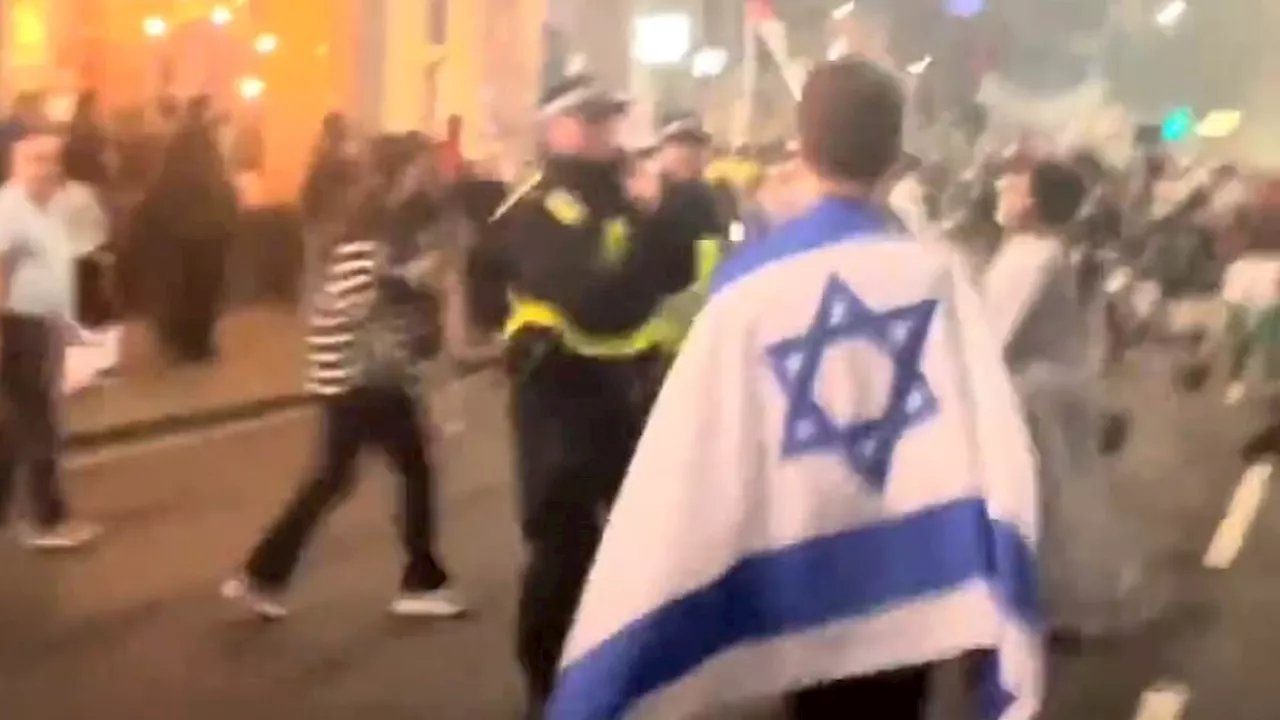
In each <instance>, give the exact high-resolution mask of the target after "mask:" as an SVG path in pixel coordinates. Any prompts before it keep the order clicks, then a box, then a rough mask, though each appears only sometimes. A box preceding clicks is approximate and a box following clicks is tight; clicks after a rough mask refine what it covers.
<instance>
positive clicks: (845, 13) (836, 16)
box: [831, 1, 858, 20]
mask: <svg viewBox="0 0 1280 720" xmlns="http://www.w3.org/2000/svg"><path fill="white" fill-rule="evenodd" d="M857 6H858V3H857V2H852V1H851V2H847V3H845V4H843V5H841V6H840V7H838V8H836V9H835V10H832V11H831V19H832V20H843V19H845V18H847V17H849V16H850V15H852V14H853V10H854V8H856V7H857Z"/></svg>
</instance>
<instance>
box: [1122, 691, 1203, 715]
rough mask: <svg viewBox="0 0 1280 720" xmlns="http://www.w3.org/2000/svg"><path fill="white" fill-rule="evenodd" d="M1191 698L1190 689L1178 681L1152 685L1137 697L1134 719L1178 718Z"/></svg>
mask: <svg viewBox="0 0 1280 720" xmlns="http://www.w3.org/2000/svg"><path fill="white" fill-rule="evenodd" d="M1190 699H1191V690H1190V689H1188V688H1187V686H1186V685H1182V684H1179V683H1170V682H1161V683H1156V684H1155V685H1152V686H1151V687H1149V688H1147V690H1146V691H1145V692H1143V693H1142V697H1140V698H1138V711H1137V713H1135V714H1134V716H1133V718H1134V720H1180V718H1181V717H1182V712H1183V711H1184V710H1185V709H1186V707H1187V701H1188V700H1190Z"/></svg>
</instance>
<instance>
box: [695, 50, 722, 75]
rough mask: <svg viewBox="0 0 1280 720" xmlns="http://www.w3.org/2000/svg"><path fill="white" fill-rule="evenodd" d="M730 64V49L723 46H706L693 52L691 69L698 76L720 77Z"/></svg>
mask: <svg viewBox="0 0 1280 720" xmlns="http://www.w3.org/2000/svg"><path fill="white" fill-rule="evenodd" d="M728 65H729V51H728V50H725V49H724V48H721V47H705V48H702V49H701V50H699V51H698V52H696V53H694V54H693V62H692V67H691V71H692V72H693V76H694V77H696V78H714V77H720V74H721V73H723V72H724V69H725V67H727V66H728Z"/></svg>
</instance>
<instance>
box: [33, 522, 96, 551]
mask: <svg viewBox="0 0 1280 720" xmlns="http://www.w3.org/2000/svg"><path fill="white" fill-rule="evenodd" d="M101 535H102V526H100V525H95V524H93V523H87V522H79V521H74V520H68V521H66V522H64V523H61V524H59V525H56V526H54V527H51V528H39V527H34V526H31V525H27V526H24V527H23V528H22V530H21V535H20V536H19V539H20V540H21V541H22V544H23V545H25V546H26V547H28V548H31V549H32V550H46V551H58V550H77V549H79V548H82V547H85V546H86V545H89V544H91V543H93V541H95V540H97V539H98V538H99V537H100V536H101Z"/></svg>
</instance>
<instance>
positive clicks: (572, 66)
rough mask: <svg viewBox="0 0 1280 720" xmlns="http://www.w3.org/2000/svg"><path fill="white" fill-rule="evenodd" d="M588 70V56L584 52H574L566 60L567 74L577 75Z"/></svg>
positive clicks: (565, 70)
mask: <svg viewBox="0 0 1280 720" xmlns="http://www.w3.org/2000/svg"><path fill="white" fill-rule="evenodd" d="M586 71H587V56H586V55H585V54H584V53H574V54H572V55H570V56H569V58H568V59H567V60H565V61H564V72H565V74H566V75H569V76H575V75H582V74H583V73H585V72H586Z"/></svg>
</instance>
